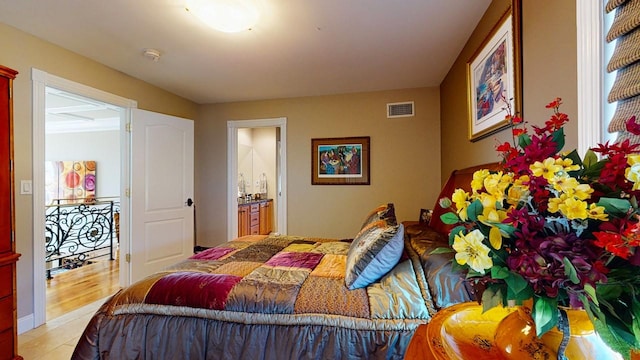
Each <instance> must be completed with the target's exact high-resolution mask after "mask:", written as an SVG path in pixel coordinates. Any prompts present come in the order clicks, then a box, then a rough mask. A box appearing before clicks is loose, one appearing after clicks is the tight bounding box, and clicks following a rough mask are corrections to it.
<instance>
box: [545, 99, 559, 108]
mask: <svg viewBox="0 0 640 360" xmlns="http://www.w3.org/2000/svg"><path fill="white" fill-rule="evenodd" d="M561 104H562V99H561V98H559V97H557V98H555V100H553V101H552V102H550V103H548V104H547V106H546V108H547V109H552V108H553V109H557V108H559V107H560V105H561Z"/></svg>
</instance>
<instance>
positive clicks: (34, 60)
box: [0, 23, 197, 317]
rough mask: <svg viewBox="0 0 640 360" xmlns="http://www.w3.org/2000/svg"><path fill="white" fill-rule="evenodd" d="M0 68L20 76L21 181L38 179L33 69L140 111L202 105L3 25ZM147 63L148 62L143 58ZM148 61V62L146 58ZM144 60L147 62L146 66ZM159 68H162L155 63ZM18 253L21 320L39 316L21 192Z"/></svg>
mask: <svg viewBox="0 0 640 360" xmlns="http://www.w3.org/2000/svg"><path fill="white" fill-rule="evenodd" d="M0 42H2V47H3V48H2V51H1V52H0V64H2V65H4V66H8V67H10V68H13V69H15V70H17V71H19V72H20V73H19V74H18V77H17V78H16V80H15V82H14V146H15V149H14V151H15V180H16V183H18V184H19V183H20V180H27V179H31V178H32V168H33V164H32V156H33V154H32V131H31V130H32V126H31V125H32V116H31V106H32V99H31V91H32V86H31V68H37V69H39V70H42V71H45V72H47V73H49V74H52V75H56V76H59V77H62V78H65V79H68V80H71V81H75V82H78V83H81V84H85V85H88V86H91V87H94V88H97V89H100V90H103V91H106V92H109V93H112V94H115V95H119V96H122V97H125V98H128V99H132V100H136V101H137V102H138V108H140V109H146V110H152V111H155V112H161V113H166V114H171V115H176V116H181V117H186V118H191V119H194V118H195V116H196V114H197V105H196V104H194V103H192V102H190V101H187V100H185V99H183V98H180V97H178V96H175V95H173V94H170V93H168V92H166V91H164V90H161V89H159V88H157V87H154V86H151V85H149V84H147V83H144V82H142V81H140V80H137V79H135V78H132V77H130V76H128V75H126V74H123V73H121V72H119V71H115V70H113V69H110V68H108V67H106V66H104V65H101V64H99V63H97V62H95V61H92V60H90V59H87V58H85V57H82V56H79V55H77V54H75V53H73V52H70V51H67V50H64V49H62V48H60V47H58V46H56V45H53V44H51V43H48V42H44V41H42V40H39V39H38V38H35V37H33V36H31V35H28V34H26V33H23V32H21V31H19V30H16V29H15V28H12V27H9V26H7V25H5V24H1V23H0ZM141 58H142V57H141ZM142 60H145V59H142ZM142 60H141V61H142ZM150 65H157V64H150ZM15 199H16V201H15V203H16V209H15V210H16V248H17V251H18V252H19V253H21V254H22V257H21V258H20V261H18V284H17V285H18V299H19V301H18V317H23V316H26V315H29V314H32V313H33V251H32V249H33V242H34V241H36V242H39V243H42V244H43V246H44V239H43V236H44V234H43V235H42V236H35V237H34V235H33V224H32V215H33V213H32V197H31V196H30V195H19V192H16V198H15Z"/></svg>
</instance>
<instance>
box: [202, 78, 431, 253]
mask: <svg viewBox="0 0 640 360" xmlns="http://www.w3.org/2000/svg"><path fill="white" fill-rule="evenodd" d="M409 100H412V101H415V112H416V116H415V117H407V118H396V119H387V118H386V104H387V103H390V102H400V101H409ZM439 101H440V100H439V95H438V89H437V88H420V89H407V90H394V91H382V92H372V93H358V94H346V95H331V96H319V97H304V98H295V99H283V100H268V101H252V102H240V103H229V104H216V105H206V106H203V107H202V113H201V114H200V115H199V117H198V119H199V121H198V122H196V131H195V133H196V164H197V166H196V179H197V180H196V191H197V198H198V219H197V224H198V243H199V244H200V245H213V244H218V243H221V242H223V241H225V240H226V224H227V222H226V221H227V215H226V209H225V206H224V204H225V201H226V185H225V184H226V176H227V171H226V162H225V161H224V157H223V156H226V146H227V145H226V144H227V140H226V137H227V132H226V126H227V125H226V121H227V120H248V119H264V118H276V117H286V118H287V139H286V141H287V150H288V151H287V156H288V159H287V160H288V172H287V176H288V189H287V191H288V219H287V221H288V233H289V234H292V235H311V236H319V237H336V238H348V237H353V236H354V235H355V234H356V233H357V231H358V230H359V227H360V225H361V224H362V221H363V220H364V217H365V215H366V214H367V213H368V211H369V210H371V209H372V208H373V207H375V206H377V205H379V204H382V203H385V202H393V203H395V204H396V209H397V215H398V218H399V219H400V220H417V218H418V215H419V211H420V208H424V207H431V206H432V205H433V204H434V202H435V200H436V197H437V194H438V191H439V182H440V172H439V169H440V155H439V148H440V140H439V133H440V129H439V126H440V125H439V119H440V113H439V110H438V108H439V106H438V104H439ZM345 136H370V137H371V185H370V186H335V185H314V186H312V185H311V139H312V138H324V137H345Z"/></svg>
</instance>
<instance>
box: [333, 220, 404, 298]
mask: <svg viewBox="0 0 640 360" xmlns="http://www.w3.org/2000/svg"><path fill="white" fill-rule="evenodd" d="M403 249H404V226H403V225H402V224H400V225H389V224H388V223H387V222H386V221H385V220H378V221H374V222H372V223H370V224H369V225H367V226H365V228H364V229H362V230H360V232H359V233H358V235H356V237H355V238H354V239H353V242H352V243H351V246H350V247H349V252H348V253H347V264H346V273H345V277H344V280H345V285H346V286H347V288H349V290H354V289H359V288H362V287H365V286H367V285H369V284H371V283H373V282H375V281H377V280H379V279H380V278H381V277H383V276H384V275H385V274H386V273H388V272H389V271H390V270H391V269H393V267H394V266H396V264H397V263H398V261H399V260H400V256H401V255H402V250H403Z"/></svg>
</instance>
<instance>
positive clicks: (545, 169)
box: [529, 158, 562, 180]
mask: <svg viewBox="0 0 640 360" xmlns="http://www.w3.org/2000/svg"><path fill="white" fill-rule="evenodd" d="M529 169H530V170H531V172H532V173H533V175H534V176H537V177H544V178H545V179H547V180H551V178H553V177H554V176H555V174H556V172H558V171H560V170H562V166H560V165H557V164H556V159H554V158H546V159H545V160H544V161H543V162H540V161H536V162H535V163H533V165H531V166H529Z"/></svg>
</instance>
